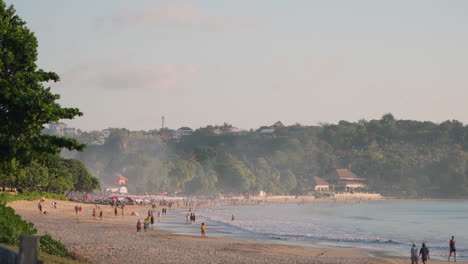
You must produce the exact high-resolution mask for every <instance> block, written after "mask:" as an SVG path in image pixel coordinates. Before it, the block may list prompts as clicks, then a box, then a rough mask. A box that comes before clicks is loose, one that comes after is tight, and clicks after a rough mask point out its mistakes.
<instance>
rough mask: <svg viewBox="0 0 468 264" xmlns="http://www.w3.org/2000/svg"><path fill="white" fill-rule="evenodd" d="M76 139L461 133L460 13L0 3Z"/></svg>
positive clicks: (413, 5) (365, 7)
mask: <svg viewBox="0 0 468 264" xmlns="http://www.w3.org/2000/svg"><path fill="white" fill-rule="evenodd" d="M6 2H7V4H14V6H15V8H16V10H17V13H18V14H19V15H20V16H21V17H22V18H23V19H24V20H25V21H27V23H28V26H29V28H30V29H32V30H33V31H34V32H35V33H36V36H37V38H38V40H39V53H40V54H39V62H38V65H39V67H41V68H43V69H45V70H49V71H55V72H57V73H58V74H59V75H60V76H61V79H62V80H61V82H60V83H59V84H57V85H54V89H53V90H54V91H55V92H57V93H60V94H61V95H62V99H61V103H62V104H63V105H64V106H73V107H78V108H80V109H81V110H82V111H83V112H84V116H83V117H81V118H78V119H76V120H73V121H65V122H66V123H68V124H70V125H72V126H76V127H79V128H82V129H84V130H92V129H103V128H107V127H126V128H129V129H132V130H139V129H144V130H148V129H155V128H160V126H161V116H162V115H164V116H165V117H166V125H167V126H168V127H171V128H178V127H180V126H183V125H184V126H190V127H193V128H198V127H200V126H205V125H208V124H222V123H223V122H228V123H231V124H233V125H235V126H237V127H239V128H245V129H248V128H255V127H258V126H261V125H268V124H272V123H274V122H275V121H277V120H281V121H283V123H285V124H288V125H289V124H294V123H297V122H299V123H301V124H304V125H315V124H317V123H318V122H332V123H335V122H338V121H339V120H348V121H357V120H359V119H361V118H365V119H374V118H380V116H382V115H383V114H384V113H388V112H391V113H393V114H394V115H395V116H396V118H398V119H417V120H432V121H436V122H441V121H444V120H447V119H458V120H460V121H462V122H464V123H468V104H467V99H468V15H467V12H468V1H465V0H451V1H446V0H439V1H432V0H420V1H417V0H412V1H408V0H401V1H398V0H388V1H383V0H382V1H381V0H379V1H377V0H366V1H364V0H362V1H358V0H353V1H350V0H341V1H335V0H322V1H313V0H291V1H284V0H232V1H225V0H211V1H209V0H198V1H177V0H170V1H149V0H138V1H128V0H98V1H97V0H92V1H91V0H79V1H64V0H40V1H38V0H34V1H32V0H15V1H13V0H6Z"/></svg>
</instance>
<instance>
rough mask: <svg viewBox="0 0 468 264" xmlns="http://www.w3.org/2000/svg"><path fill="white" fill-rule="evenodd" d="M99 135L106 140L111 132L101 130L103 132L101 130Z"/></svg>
mask: <svg viewBox="0 0 468 264" xmlns="http://www.w3.org/2000/svg"><path fill="white" fill-rule="evenodd" d="M101 133H102V135H103V136H104V138H108V137H109V136H110V133H111V132H110V130H109V129H103V130H101Z"/></svg>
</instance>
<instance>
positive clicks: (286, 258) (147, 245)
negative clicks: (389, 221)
mask: <svg viewBox="0 0 468 264" xmlns="http://www.w3.org/2000/svg"><path fill="white" fill-rule="evenodd" d="M37 202H38V201H32V202H29V201H16V202H12V203H10V204H9V205H10V206H11V207H13V208H14V209H15V210H16V212H17V213H18V214H20V215H22V217H23V218H24V219H25V220H27V221H31V222H33V223H34V225H35V227H36V228H37V229H38V231H39V234H44V233H46V232H47V233H50V234H51V235H52V236H53V237H54V238H55V239H58V240H60V241H61V242H62V243H64V244H65V245H66V246H67V247H68V249H69V250H70V251H71V252H72V253H73V254H74V255H75V256H76V257H77V258H79V259H82V260H87V261H90V262H91V263H148V262H149V263H330V264H334V263H356V264H358V263H369V264H371V263H379V264H381V263H395V264H399V263H408V262H409V258H404V259H403V258H402V259H399V258H383V257H382V258H379V257H373V256H371V255H370V254H369V253H368V252H365V251H363V250H359V249H352V248H312V247H302V246H287V245H277V244H263V243H252V242H249V241H246V240H242V239H227V238H213V237H210V227H209V226H208V229H207V236H208V237H207V238H201V237H199V236H191V235H176V234H172V233H170V232H168V231H166V230H160V229H158V225H157V224H156V225H155V230H149V231H148V232H143V231H142V232H139V233H137V232H136V228H135V223H136V221H137V220H138V219H143V218H144V217H145V215H144V214H143V215H140V216H130V213H131V211H143V210H148V209H151V207H150V206H146V207H145V206H135V205H131V206H127V207H126V208H125V215H124V216H122V215H121V214H120V210H119V215H118V216H114V212H113V209H112V208H111V206H109V205H100V208H101V209H102V210H103V219H102V220H100V219H99V218H98V217H96V219H94V218H93V217H92V216H91V215H92V209H93V208H95V205H93V204H82V203H81V204H78V203H76V202H69V201H57V203H58V208H57V209H53V208H52V201H51V200H46V201H45V203H43V207H44V210H47V211H48V212H49V213H48V214H47V215H44V214H39V213H38V210H37ZM75 205H81V206H82V207H83V211H82V212H81V213H78V214H76V213H75V211H74V206H75ZM160 208H161V207H159V209H160ZM99 211H100V209H98V210H97V212H98V214H99ZM156 211H157V209H156ZM156 211H155V212H156ZM161 221H164V219H162V220H161ZM197 224H199V223H197ZM408 252H409V249H408ZM430 263H446V262H445V261H432V260H431V262H430ZM461 263H462V262H461Z"/></svg>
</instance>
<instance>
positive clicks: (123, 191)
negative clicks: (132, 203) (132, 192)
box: [119, 186, 128, 193]
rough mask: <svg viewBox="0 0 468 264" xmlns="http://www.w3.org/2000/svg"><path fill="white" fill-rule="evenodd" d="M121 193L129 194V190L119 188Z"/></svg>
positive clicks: (123, 187)
mask: <svg viewBox="0 0 468 264" xmlns="http://www.w3.org/2000/svg"><path fill="white" fill-rule="evenodd" d="M119 193H128V189H127V187H125V186H122V187H120V188H119Z"/></svg>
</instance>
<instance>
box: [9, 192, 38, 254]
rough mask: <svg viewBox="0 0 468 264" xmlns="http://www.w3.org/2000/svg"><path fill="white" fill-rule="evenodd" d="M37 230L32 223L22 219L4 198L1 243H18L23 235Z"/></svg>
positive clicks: (31, 233)
mask: <svg viewBox="0 0 468 264" xmlns="http://www.w3.org/2000/svg"><path fill="white" fill-rule="evenodd" d="M36 232H37V230H36V229H35V228H34V225H33V224H32V223H29V222H26V221H24V220H22V219H21V216H20V215H17V214H16V213H15V210H13V208H11V207H8V206H6V204H5V203H4V202H3V200H2V202H0V243H5V244H8V245H18V243H19V239H20V237H21V235H33V234H35V233H36Z"/></svg>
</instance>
